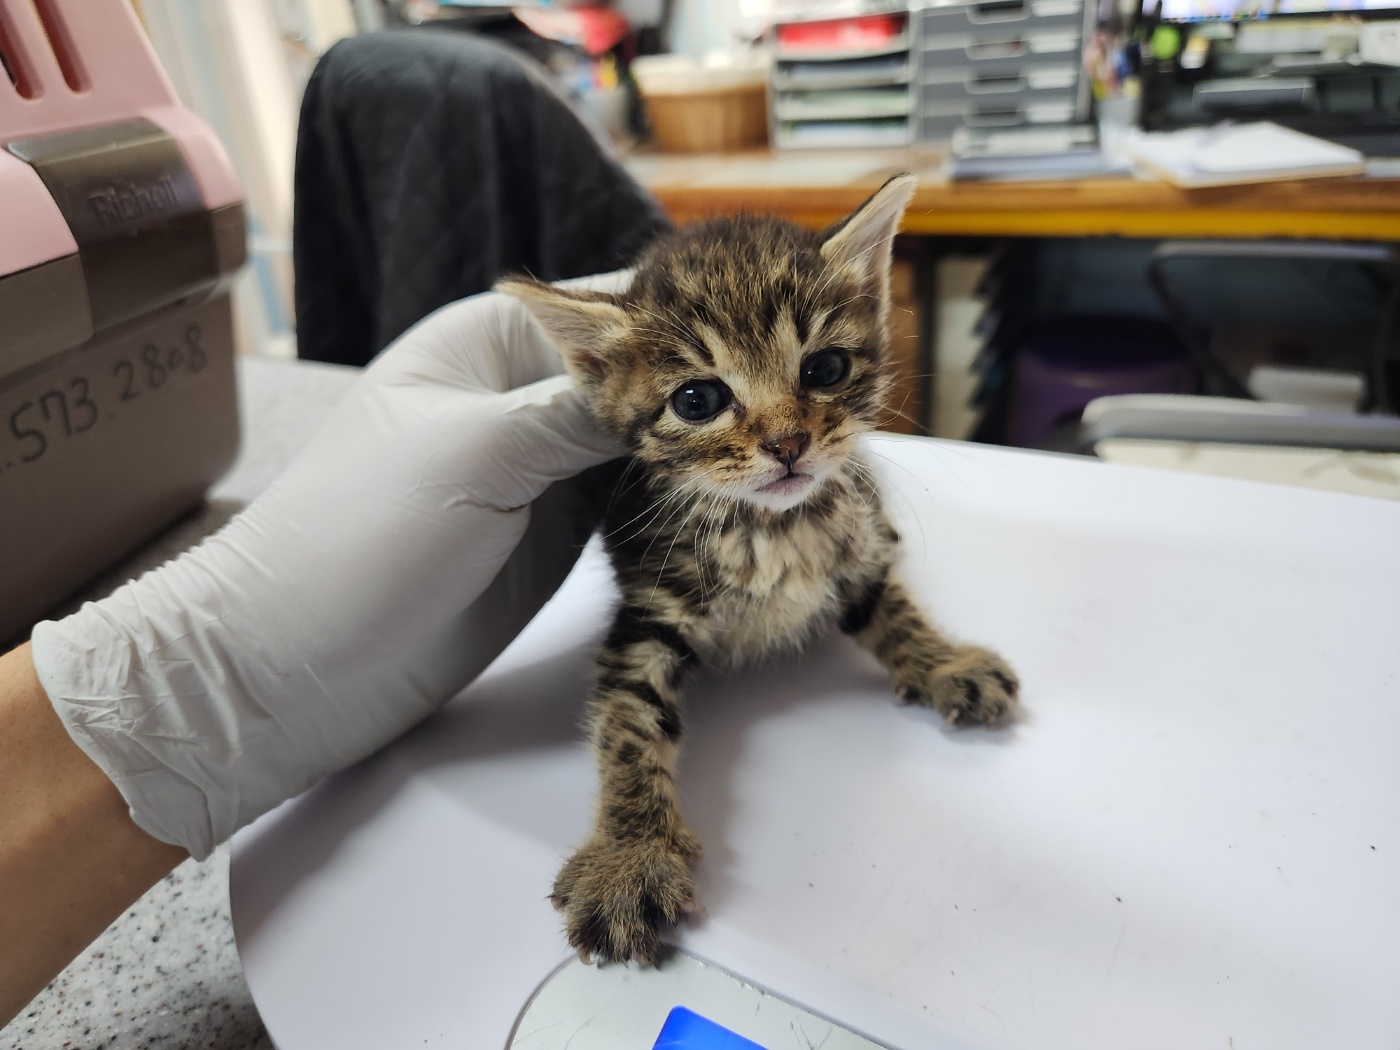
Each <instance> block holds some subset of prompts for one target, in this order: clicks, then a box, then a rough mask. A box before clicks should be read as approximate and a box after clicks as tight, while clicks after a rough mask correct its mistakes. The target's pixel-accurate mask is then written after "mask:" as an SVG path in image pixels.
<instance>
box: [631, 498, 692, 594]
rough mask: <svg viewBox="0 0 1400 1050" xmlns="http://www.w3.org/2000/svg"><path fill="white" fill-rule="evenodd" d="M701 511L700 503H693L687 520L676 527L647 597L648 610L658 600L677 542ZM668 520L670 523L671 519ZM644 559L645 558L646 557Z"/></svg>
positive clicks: (686, 517)
mask: <svg viewBox="0 0 1400 1050" xmlns="http://www.w3.org/2000/svg"><path fill="white" fill-rule="evenodd" d="M699 509H700V503H699V501H696V502H695V503H692V504H691V506H690V512H689V513H688V514H686V516H685V518H684V519H683V520H682V521H681V523H680V525H678V526H677V527H676V534H675V535H674V536H672V537H671V545H670V546H669V547H667V548H666V556H665V557H664V558H662V559H661V568H660V569H658V570H657V571H656V583H655V584H653V585H652V588H651V594H650V595H649V596H648V597H647V604H646V608H648V609H650V608H651V603H652V601H653V599H655V598H656V592H657V590H658V589H660V587H661V577H663V576H665V575H666V563H667V562H669V561H670V560H671V552H672V551H673V550H675V549H676V541H677V540H678V539H680V538H681V533H683V532H685V527H686V525H687V523H689V521H690V519H691V518H692V517H694V516H695V512H696V511H697V510H699ZM667 520H668V521H669V520H670V519H667ZM653 542H655V541H653ZM647 550H648V551H650V550H651V548H650V547H648V548H647ZM643 557H644V558H645V556H643Z"/></svg>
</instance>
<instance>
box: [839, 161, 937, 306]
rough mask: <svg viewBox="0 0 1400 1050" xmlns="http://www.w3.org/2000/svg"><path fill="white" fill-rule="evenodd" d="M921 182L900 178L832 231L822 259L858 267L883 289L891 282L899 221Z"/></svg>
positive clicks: (908, 176)
mask: <svg viewBox="0 0 1400 1050" xmlns="http://www.w3.org/2000/svg"><path fill="white" fill-rule="evenodd" d="M918 182H919V180H918V179H916V178H915V177H914V176H913V175H910V174H907V173H906V174H904V175H896V176H895V177H894V178H892V179H890V180H889V181H888V182H887V183H885V184H884V185H883V186H881V187H880V188H879V189H878V190H876V191H875V193H874V195H873V196H872V197H871V198H870V199H869V200H868V201H866V202H865V203H864V204H862V205H861V206H860V207H859V208H857V209H856V210H855V211H853V212H852V213H851V214H850V215H849V216H848V217H847V218H846V219H845V220H844V221H843V222H841V223H840V224H838V225H837V226H835V227H833V228H832V229H831V230H829V231H828V233H827V236H826V240H825V241H824V242H823V243H822V256H823V257H824V258H825V259H826V260H827V262H829V263H832V264H833V265H835V266H838V267H845V266H854V267H858V268H859V269H860V270H861V271H862V272H863V276H864V277H865V278H866V279H867V280H873V281H875V282H876V283H878V284H879V285H881V286H882V287H884V286H885V285H887V284H888V282H889V269H890V253H891V251H892V250H893V247H894V235H895V234H896V233H898V232H899V220H900V219H901V218H902V217H903V215H904V209H905V208H906V207H907V206H908V204H909V198H911V197H912V196H913V195H914V188H915V186H917V185H918Z"/></svg>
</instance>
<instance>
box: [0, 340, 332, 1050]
mask: <svg viewBox="0 0 1400 1050" xmlns="http://www.w3.org/2000/svg"><path fill="white" fill-rule="evenodd" d="M356 375H358V372H357V371H356V370H354V369H349V368H340V367H335V366H329V365H312V364H306V363H300V362H289V361H240V362H239V386H240V402H241V412H242V419H243V448H242V451H241V453H240V455H239V458H238V461H237V463H236V464H235V465H234V467H233V469H232V470H231V471H230V472H229V473H228V475H226V476H225V477H224V478H223V480H222V481H220V482H219V484H218V485H216V486H215V488H214V490H213V491H212V492H211V493H210V498H209V502H208V503H206V504H205V505H204V506H203V507H202V508H201V509H200V510H198V511H196V512H195V513H194V514H192V515H191V516H189V517H188V518H186V519H184V520H183V521H181V522H179V523H178V524H177V525H176V526H175V527H174V528H172V529H171V530H170V531H169V532H168V533H166V534H165V535H164V536H162V537H161V538H160V539H159V540H158V541H157V542H155V543H153V544H152V545H151V546H150V547H148V548H147V549H146V550H144V551H142V552H141V553H140V554H139V555H137V556H136V557H134V558H133V559H131V560H130V561H129V562H127V563H126V564H124V565H122V566H120V567H119V568H118V569H116V570H114V571H113V572H111V573H109V574H108V575H107V576H105V577H103V578H102V579H101V580H99V581H97V582H96V583H94V585H93V586H92V588H90V590H89V591H88V592H87V593H85V594H84V595H83V596H81V597H80V598H78V599H75V603H76V601H81V600H83V598H88V597H93V596H96V595H99V594H102V593H105V592H106V591H108V590H111V589H112V588H113V587H115V586H117V585H118V584H120V583H121V582H122V581H124V580H127V579H130V578H131V577H133V576H135V575H138V574H139V573H141V572H144V571H145V570H146V569H149V568H151V567H153V566H155V565H158V564H160V563H161V562H163V561H165V560H167V559H168V558H170V557H171V556H172V555H174V554H176V553H178V552H179V551H181V550H184V549H185V548H186V547H189V546H192V545H193V544H195V543H197V542H199V540H200V539H202V538H203V537H204V536H207V535H208V534H209V533H211V532H213V531H214V530H215V529H217V528H218V527H219V526H220V525H222V524H223V523H224V522H225V521H227V520H228V519H229V518H230V517H231V516H232V515H233V514H235V513H237V511H238V510H239V509H240V508H241V507H242V506H243V505H244V504H245V503H247V501H248V500H249V499H251V498H252V497H253V496H255V495H256V494H257V493H259V492H261V491H262V490H263V489H264V488H266V487H267V485H268V484H269V483H270V482H271V481H272V479H273V478H274V477H276V476H277V474H278V473H279V472H280V471H281V470H282V468H283V467H284V466H285V465H286V464H287V462H288V461H289V460H290V459H291V458H292V456H293V455H294V454H295V453H296V452H297V451H298V450H299V449H300V448H301V447H302V446H303V445H304V444H305V443H306V441H307V439H308V438H309V437H310V436H311V434H312V433H313V432H314V431H315V429H316V427H317V425H319V423H320V422H321V420H322V418H324V416H325V415H326V413H327V412H328V411H329V410H330V408H331V407H332V406H333V405H334V404H335V403H336V402H337V401H339V400H340V398H341V397H342V396H343V395H344V393H345V391H346V390H347V389H348V388H349V386H350V384H351V383H352V382H353V381H354V379H355V377H356ZM60 611H61V610H60ZM144 1047H161V1048H169V1050H177V1048H179V1050H184V1048H189V1050H264V1048H271V1047H272V1041H271V1040H270V1039H269V1038H268V1036H267V1032H266V1031H265V1030H264V1029H263V1025H262V1021H261V1020H260V1019H259V1018H258V1011H257V1009H256V1007H254V1005H253V999H252V995H251V994H250V993H249V991H248V985H247V983H246V982H245V981H244V980H243V969H242V967H241V966H240V965H239V962H238V953H237V951H236V950H235V948H234V944H233V927H232V925H231V923H230V920H229V906H228V849H227V847H221V848H220V849H218V850H216V851H215V853H214V854H213V856H211V857H210V858H209V859H208V860H207V861H205V862H204V863H202V864H196V863H195V862H194V861H186V862H185V863H184V864H181V865H180V866H179V867H178V868H176V869H175V870H174V871H173V872H171V874H169V875H167V876H166V877H165V878H164V879H162V880H161V881H160V882H159V883H158V884H157V885H156V886H155V887H154V888H152V889H151V890H150V892H149V893H147V894H146V895H145V896H144V897H142V898H141V899H140V900H139V901H137V902H136V904H135V905H133V906H132V907H131V909H130V910H129V911H127V912H126V914H125V915H123V916H122V917H121V918H120V919H118V920H117V921H116V922H115V923H113V924H112V926H111V927H110V928H109V929H108V930H107V932H106V933H104V934H103V935H102V936H101V937H99V938H98V939H97V940H96V941H94V942H93V943H92V945H90V946H89V947H88V949H87V950H86V951H85V952H83V954H82V955H80V956H78V958H77V959H75V960H74V961H73V963H72V964H71V965H69V967H68V968H67V969H66V970H64V971H63V973H62V974H60V975H59V976H58V977H57V978H56V979H55V980H54V981H53V982H52V983H51V984H50V985H49V986H48V987H47V988H45V989H44V991H42V992H41V993H40V994H39V995H38V997H36V998H35V999H34V1001H33V1002H31V1003H30V1004H29V1006H28V1007H26V1008H25V1009H24V1010H23V1011H22V1012H21V1013H20V1015H19V1016H18V1017H17V1018H16V1019H15V1020H14V1021H12V1022H11V1023H10V1024H8V1025H6V1026H5V1027H4V1028H3V1029H0V1050H137V1048H144Z"/></svg>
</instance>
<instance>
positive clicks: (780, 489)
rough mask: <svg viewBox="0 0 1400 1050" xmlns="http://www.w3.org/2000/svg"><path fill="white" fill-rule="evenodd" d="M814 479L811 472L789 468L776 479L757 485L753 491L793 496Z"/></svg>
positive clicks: (768, 494)
mask: <svg viewBox="0 0 1400 1050" xmlns="http://www.w3.org/2000/svg"><path fill="white" fill-rule="evenodd" d="M815 480H816V479H815V478H814V477H812V475H811V474H802V473H800V472H798V471H795V470H790V471H788V472H787V473H786V474H784V475H783V476H782V477H780V478H778V479H777V480H776V481H770V482H768V483H767V484H766V485H760V486H758V488H757V489H756V490H755V491H757V492H762V493H763V494H764V495H765V496H795V495H797V494H798V493H799V492H802V491H803V490H804V489H806V488H807V486H808V485H810V484H812V482H813V481H815Z"/></svg>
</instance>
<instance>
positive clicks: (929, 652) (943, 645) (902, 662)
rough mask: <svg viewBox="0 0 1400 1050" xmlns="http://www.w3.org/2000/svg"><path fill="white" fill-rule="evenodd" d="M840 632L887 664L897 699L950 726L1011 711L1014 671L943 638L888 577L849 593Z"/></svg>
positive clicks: (988, 720) (1004, 716)
mask: <svg viewBox="0 0 1400 1050" xmlns="http://www.w3.org/2000/svg"><path fill="white" fill-rule="evenodd" d="M841 629H842V630H843V631H845V632H846V633H847V634H850V635H852V636H854V637H855V639H856V641H858V642H859V643H860V644H861V645H863V646H864V647H865V648H866V649H869V650H870V651H871V652H872V653H874V654H875V656H876V657H877V658H878V659H879V661H880V662H881V663H882V664H884V665H885V667H886V668H887V669H888V670H889V672H890V677H891V678H892V679H893V680H894V687H895V693H896V694H897V695H898V696H899V698H900V699H901V700H904V701H906V702H908V703H915V704H921V705H923V706H925V707H932V708H933V709H934V710H936V711H937V712H938V713H939V714H941V715H942V716H943V717H944V718H946V719H947V720H948V721H949V722H950V723H952V722H981V723H985V724H987V725H995V724H997V723H998V722H1005V721H1008V720H1009V719H1010V718H1011V716H1012V714H1013V713H1014V712H1015V709H1016V694H1017V690H1018V688H1019V683H1018V682H1017V679H1016V672H1014V671H1013V670H1011V668H1010V667H1008V666H1007V664H1006V661H1005V660H1003V659H1002V658H1001V657H1000V656H998V655H997V654H996V653H994V652H991V651H989V650H987V649H981V648H978V647H977V646H972V645H955V644H953V643H952V642H950V641H949V640H948V639H947V638H945V637H943V635H941V634H940V633H939V632H938V631H937V630H935V629H934V628H933V627H932V626H931V625H930V624H929V622H928V620H927V619H926V618H925V616H924V614H923V612H922V611H921V610H920V609H919V607H918V606H917V605H915V604H914V601H913V599H912V598H910V597H909V592H908V591H906V590H905V589H904V586H903V584H901V583H900V582H899V581H898V580H895V579H893V578H891V577H890V575H889V574H888V572H886V573H885V574H884V575H882V576H880V577H879V578H877V579H876V580H874V581H871V582H868V583H866V584H864V585H863V586H860V587H856V588H853V589H852V591H851V593H850V595H849V596H848V598H847V601H846V606H845V609H844V611H843V614H842V618H841Z"/></svg>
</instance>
